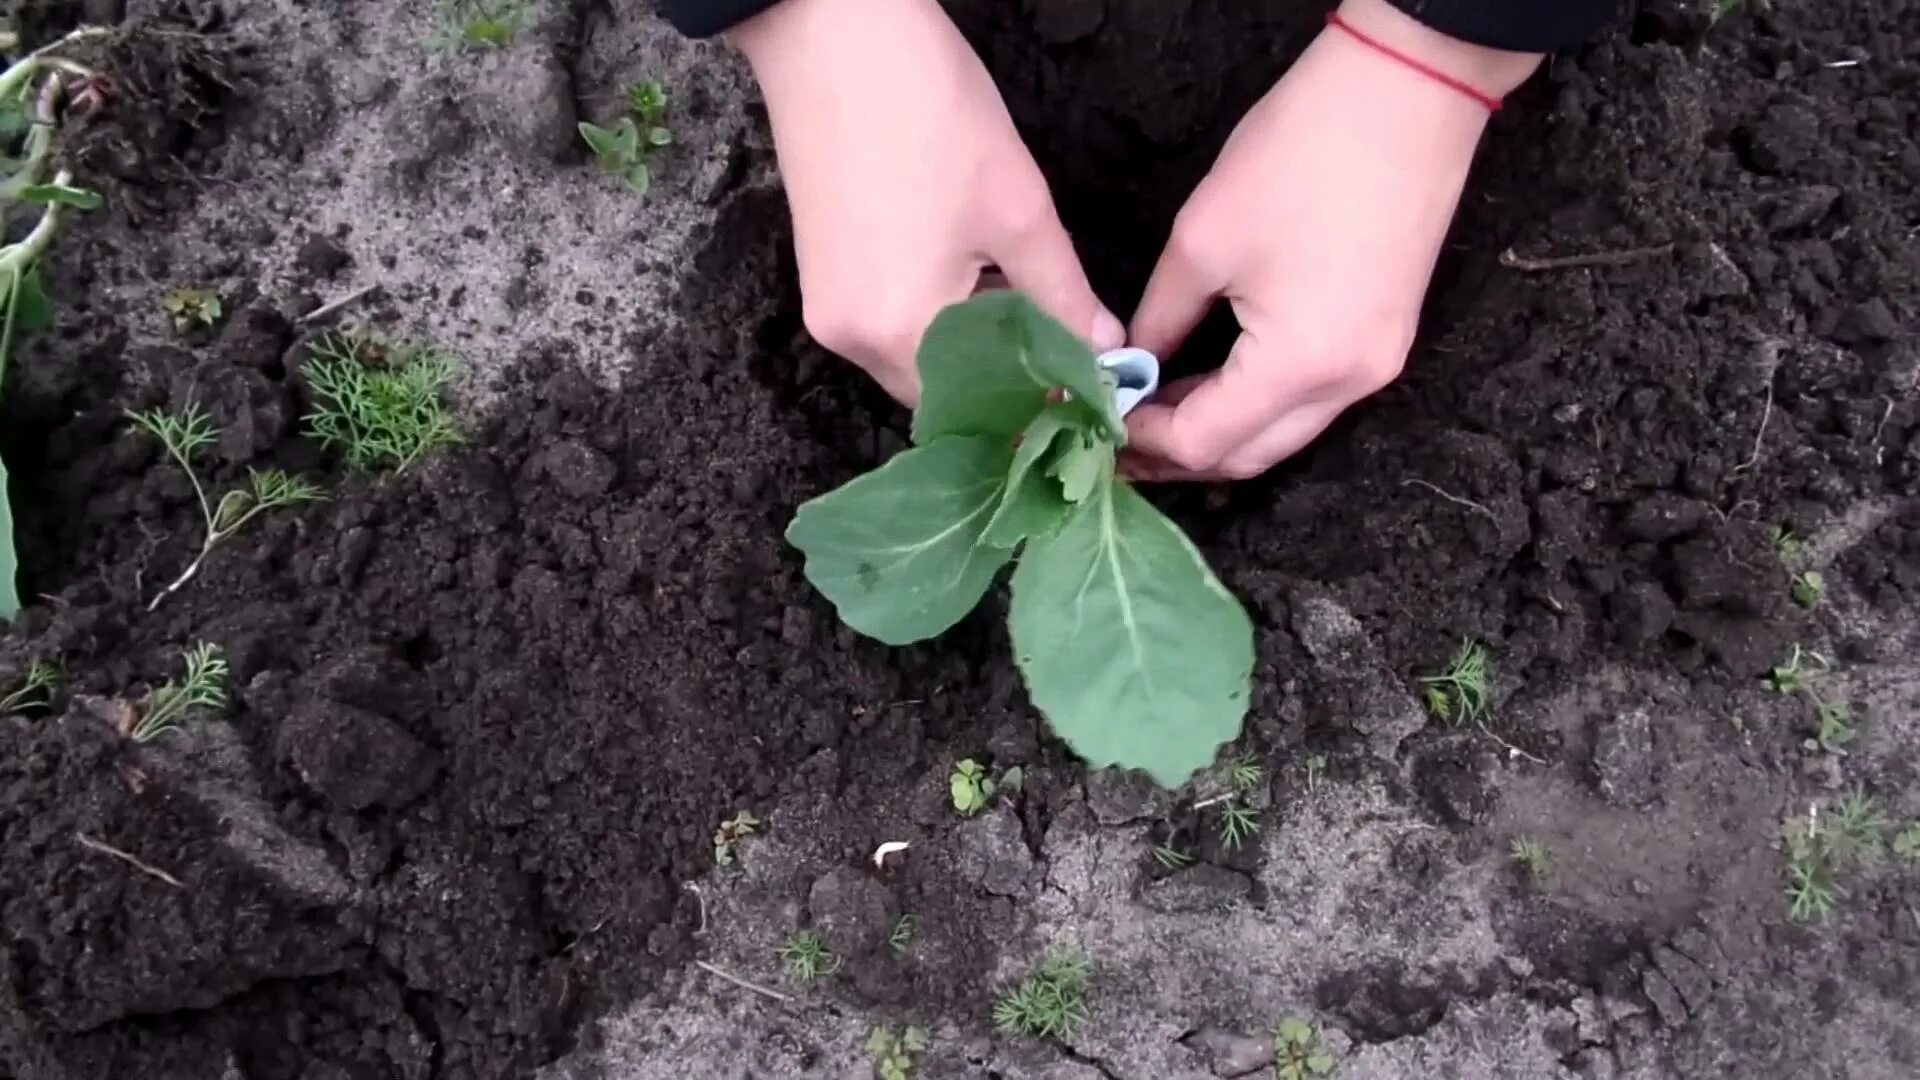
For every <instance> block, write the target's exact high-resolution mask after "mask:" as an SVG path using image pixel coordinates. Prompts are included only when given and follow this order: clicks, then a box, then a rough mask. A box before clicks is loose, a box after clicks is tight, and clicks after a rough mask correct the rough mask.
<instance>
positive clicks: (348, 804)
mask: <svg viewBox="0 0 1920 1080" xmlns="http://www.w3.org/2000/svg"><path fill="white" fill-rule="evenodd" d="M279 745H280V754H281V756H282V757H283V758H284V759H285V760H286V762H287V764H288V765H290V766H291V767H292V768H293V771H294V772H295V773H296V774H298V775H299V777H300V779H301V780H302V781H303V782H304V783H305V784H306V785H307V786H308V787H310V788H312V789H313V790H314V791H315V792H317V793H318V794H319V795H321V796H322V797H323V798H325V799H326V800H327V801H328V802H329V803H331V804H332V805H334V806H335V807H338V808H340V809H342V810H366V809H369V808H371V807H375V806H380V807H387V808H390V809H391V808H395V807H399V806H403V805H405V804H406V803H407V802H409V801H411V800H412V799H413V798H414V796H416V795H418V794H420V793H421V792H423V791H425V790H426V789H427V787H428V785H430V784H432V783H433V778H434V776H435V775H436V774H437V773H438V771H439V767H438V763H437V761H436V760H435V758H434V755H433V753H432V752H431V751H430V750H428V749H427V748H426V746H424V745H422V744H421V742H420V741H419V740H418V739H415V738H414V737H413V736H412V735H409V734H408V733H407V732H406V730H405V729H403V728H402V727H400V726H399V725H398V724H395V723H394V722H393V721H391V720H388V719H387V718H386V717H384V716H381V715H379V714H378V713H372V712H368V711H366V710H364V709H357V708H354V707H353V706H351V705H342V704H339V703H338V702H326V701H307V702H303V703H301V704H299V705H296V706H295V707H294V709H293V711H292V712H291V713H289V714H288V716H287V718H286V719H285V720H284V721H282V723H281V726H280V739H279Z"/></svg>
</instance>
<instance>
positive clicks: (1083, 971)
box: [993, 949, 1093, 1039]
mask: <svg viewBox="0 0 1920 1080" xmlns="http://www.w3.org/2000/svg"><path fill="white" fill-rule="evenodd" d="M1092 978H1093V970H1092V967H1091V965H1089V964H1088V962H1087V958H1086V955H1085V954H1084V953H1081V952H1079V951H1078V950H1074V949H1059V950H1055V951H1053V952H1050V953H1048V954H1047V955H1046V956H1045V957H1044V958H1043V959H1042V960H1041V961H1040V964H1039V966H1038V967H1036V968H1034V970H1033V972H1032V973H1031V974H1029V975H1028V976H1027V977H1026V978H1024V979H1022V980H1020V983H1019V985H1017V986H1015V987H1014V988H1013V989H1012V990H1011V991H1009V992H1008V993H1007V994H1006V995H1004V996H1003V997H1001V998H1000V1000H998V1001H996V1002H994V1005H993V1024H994V1026H995V1027H997V1028H999V1029H1000V1030H1001V1031H1003V1032H1005V1033H1007V1034H1009V1035H1025V1036H1028V1037H1029V1038H1037V1039H1048V1038H1063V1037H1065V1036H1067V1035H1071V1034H1072V1033H1073V1031H1074V1029H1075V1028H1078V1027H1079V1026H1080V1025H1081V1024H1083V1023H1086V1020H1087V1001H1086V998H1087V991H1088V989H1089V987H1090V986H1091V984H1092Z"/></svg>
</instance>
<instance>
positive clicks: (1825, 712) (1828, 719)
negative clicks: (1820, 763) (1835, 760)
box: [1814, 701, 1856, 751]
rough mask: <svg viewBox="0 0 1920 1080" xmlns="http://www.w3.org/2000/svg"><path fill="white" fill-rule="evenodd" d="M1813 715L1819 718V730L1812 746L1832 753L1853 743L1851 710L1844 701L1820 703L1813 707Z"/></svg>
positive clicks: (1853, 733) (1853, 732)
mask: <svg viewBox="0 0 1920 1080" xmlns="http://www.w3.org/2000/svg"><path fill="white" fill-rule="evenodd" d="M1814 713H1815V715H1816V716H1817V717H1818V718H1819V721H1820V730H1819V733H1818V734H1816V735H1815V736H1814V745H1815V746H1817V747H1819V748H1820V749H1822V750H1827V751H1834V750H1838V749H1840V748H1841V747H1843V746H1845V745H1847V744H1848V743H1850V742H1852V741H1853V738H1854V735H1855V734H1856V733H1855V731H1854V728H1853V709H1852V708H1851V707H1849V706H1848V705H1847V703H1846V702H1844V701H1820V702H1817V703H1816V704H1815V705H1814Z"/></svg>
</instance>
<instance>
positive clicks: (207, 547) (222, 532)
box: [147, 447, 266, 611]
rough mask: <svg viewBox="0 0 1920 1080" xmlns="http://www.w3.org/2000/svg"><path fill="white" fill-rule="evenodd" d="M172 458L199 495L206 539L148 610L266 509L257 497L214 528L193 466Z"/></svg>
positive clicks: (158, 604) (185, 580) (153, 608)
mask: <svg viewBox="0 0 1920 1080" xmlns="http://www.w3.org/2000/svg"><path fill="white" fill-rule="evenodd" d="M168 452H169V453H171V452H172V448H171V447H169V448H168ZM174 460H176V461H179V462H180V466H181V468H184V469H186V470H187V479H189V480H192V481H193V490H194V492H195V493H196V494H199V495H200V510H201V513H203V514H205V515H206V519H207V540H206V542H205V543H203V544H201V545H200V554H198V555H195V556H194V557H193V561H192V562H190V563H188V564H187V568H186V569H185V570H183V571H181V573H180V576H179V577H177V578H175V579H174V580H173V584H171V585H169V586H167V587H166V588H165V589H162V590H161V591H160V595H158V596H156V597H154V598H153V602H152V603H149V604H148V605H147V610H148V611H154V610H157V609H158V608H159V607H160V603H161V601H163V600H165V599H166V598H167V597H169V596H172V595H173V594H174V593H177V592H179V591H180V590H181V589H182V588H184V587H185V586H186V584H187V582H189V581H192V580H193V576H194V575H195V574H198V573H199V572H200V567H201V565H202V564H203V563H205V562H206V561H207V556H209V555H211V554H213V549H214V548H215V547H218V546H219V545H220V543H221V542H222V541H224V540H226V539H227V538H228V537H229V536H232V535H233V534H234V533H237V532H239V531H240V530H241V529H242V528H245V527H246V524H247V522H249V521H252V520H253V519H254V518H255V517H257V516H259V514H260V512H261V511H262V510H264V509H266V507H265V505H263V504H262V503H261V502H260V501H259V500H258V499H255V500H254V503H253V507H252V509H250V510H248V511H247V512H246V513H244V514H242V515H240V516H239V517H238V518H237V519H235V520H234V522H233V524H231V525H229V526H227V527H226V528H224V529H216V528H214V525H213V522H214V517H213V513H212V511H209V510H208V509H207V496H206V495H205V493H203V492H201V490H200V480H199V478H198V477H195V476H194V475H193V468H192V467H191V466H189V465H188V464H187V463H186V461H185V460H184V459H183V458H181V457H180V455H178V454H174Z"/></svg>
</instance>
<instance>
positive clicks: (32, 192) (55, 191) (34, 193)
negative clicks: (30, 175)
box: [20, 184, 106, 210]
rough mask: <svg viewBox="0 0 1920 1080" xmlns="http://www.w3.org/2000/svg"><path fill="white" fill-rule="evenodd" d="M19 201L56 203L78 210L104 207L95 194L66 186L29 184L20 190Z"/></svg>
mask: <svg viewBox="0 0 1920 1080" xmlns="http://www.w3.org/2000/svg"><path fill="white" fill-rule="evenodd" d="M20 200H21V201H22V202H30V203H58V204H59V205H61V206H71V207H74V208H75V209H78V210H98V209H100V208H101V207H102V206H104V205H106V200H105V199H102V198H101V197H100V196H99V194H97V193H96V192H92V191H88V190H86V189H85V188H77V187H71V186H69V185H66V184H29V185H27V186H26V187H23V188H21V189H20Z"/></svg>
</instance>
